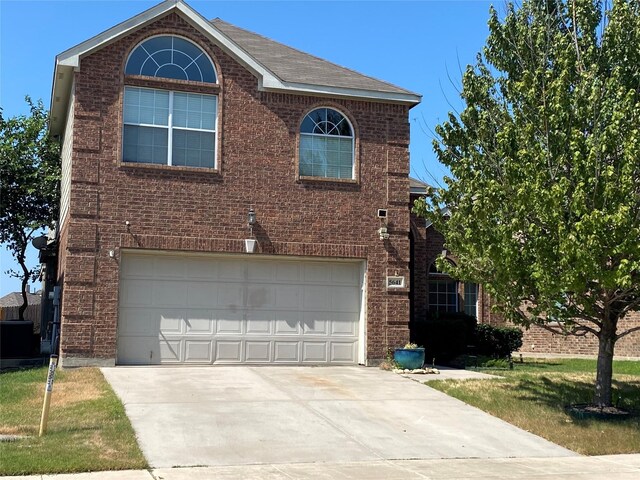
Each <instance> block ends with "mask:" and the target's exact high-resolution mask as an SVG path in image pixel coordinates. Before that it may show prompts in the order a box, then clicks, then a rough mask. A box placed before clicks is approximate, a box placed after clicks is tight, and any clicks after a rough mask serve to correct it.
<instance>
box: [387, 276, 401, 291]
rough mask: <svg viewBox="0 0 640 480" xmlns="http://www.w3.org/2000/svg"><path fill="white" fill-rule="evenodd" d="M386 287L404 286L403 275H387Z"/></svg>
mask: <svg viewBox="0 0 640 480" xmlns="http://www.w3.org/2000/svg"><path fill="white" fill-rule="evenodd" d="M387 288H404V277H398V276H393V277H387Z"/></svg>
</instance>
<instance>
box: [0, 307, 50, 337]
mask: <svg viewBox="0 0 640 480" xmlns="http://www.w3.org/2000/svg"><path fill="white" fill-rule="evenodd" d="M18 310H20V307H0V321H2V320H17V319H18ZM24 319H25V320H31V321H32V322H33V333H40V304H38V305H29V306H27V309H26V310H25V311H24Z"/></svg>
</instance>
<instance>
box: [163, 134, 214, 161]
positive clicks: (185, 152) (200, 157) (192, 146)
mask: <svg viewBox="0 0 640 480" xmlns="http://www.w3.org/2000/svg"><path fill="white" fill-rule="evenodd" d="M214 162H215V133H212V132H194V131H189V130H174V131H173V155H172V164H173V165H182V166H187V167H205V168H214V166H215V164H214Z"/></svg>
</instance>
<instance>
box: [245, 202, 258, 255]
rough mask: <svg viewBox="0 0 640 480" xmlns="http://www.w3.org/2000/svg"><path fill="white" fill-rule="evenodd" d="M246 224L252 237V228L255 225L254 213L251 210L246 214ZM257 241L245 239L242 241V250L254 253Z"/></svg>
mask: <svg viewBox="0 0 640 480" xmlns="http://www.w3.org/2000/svg"><path fill="white" fill-rule="evenodd" d="M247 224H248V225H249V231H250V232H251V236H252V237H253V226H254V225H255V224H256V211H255V210H254V209H253V208H250V209H249V213H248V214H247ZM257 243H258V241H257V240H256V239H255V238H247V239H245V241H244V248H245V251H246V252H247V253H254V252H255V251H256V244H257Z"/></svg>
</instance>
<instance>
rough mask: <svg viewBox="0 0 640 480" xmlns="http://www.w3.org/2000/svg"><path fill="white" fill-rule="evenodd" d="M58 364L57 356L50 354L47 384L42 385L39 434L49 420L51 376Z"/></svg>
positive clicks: (45, 428) (43, 431)
mask: <svg viewBox="0 0 640 480" xmlns="http://www.w3.org/2000/svg"><path fill="white" fill-rule="evenodd" d="M57 366H58V356H57V355H51V357H50V359H49V372H48V373H47V384H46V385H45V387H44V404H43V405H42V417H40V434H39V435H38V436H40V437H41V436H42V435H44V434H45V433H46V432H47V422H48V421H49V406H50V405H51V393H52V392H53V377H54V376H55V374H56V367H57Z"/></svg>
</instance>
